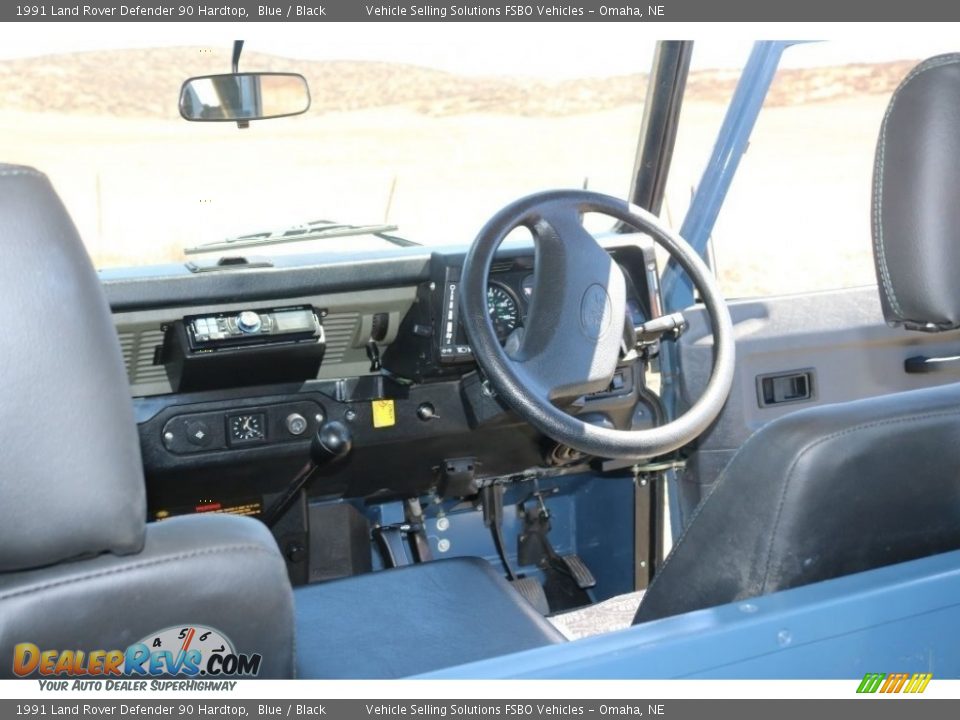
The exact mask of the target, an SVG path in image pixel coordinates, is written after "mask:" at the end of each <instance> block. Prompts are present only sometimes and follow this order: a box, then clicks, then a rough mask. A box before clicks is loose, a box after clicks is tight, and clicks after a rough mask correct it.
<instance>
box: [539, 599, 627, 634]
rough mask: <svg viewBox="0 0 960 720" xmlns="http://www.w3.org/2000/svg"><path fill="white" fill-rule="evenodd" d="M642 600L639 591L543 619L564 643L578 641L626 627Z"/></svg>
mask: <svg viewBox="0 0 960 720" xmlns="http://www.w3.org/2000/svg"><path fill="white" fill-rule="evenodd" d="M642 598H643V590H638V591H637V592H632V593H627V594H626V595H617V596H616V597H612V598H610V599H609V600H604V601H603V602H601V603H596V604H595V605H590V606H589V607H585V608H580V609H579V610H571V611H570V612H565V613H561V614H559V615H554V616H552V617H549V618H547V619H548V620H549V621H550V622H551V623H553V625H554V627H555V628H557V630H559V631H560V632H561V633H563V634H564V636H565V637H566V638H567V639H568V640H579V639H580V638H585V637H590V636H591V635H599V634H601V633H607V632H612V631H614V630H622V629H623V628H626V627H630V625H631V623H632V622H633V616H634V614H636V612H637V608H638V607H639V606H640V600H641V599H642Z"/></svg>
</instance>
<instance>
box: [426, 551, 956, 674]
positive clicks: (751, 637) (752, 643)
mask: <svg viewBox="0 0 960 720" xmlns="http://www.w3.org/2000/svg"><path fill="white" fill-rule="evenodd" d="M958 627H960V551H955V552H950V553H944V554H942V555H935V556H932V557H929V558H923V559H921V560H914V561H912V562H908V563H902V564H899V565H891V566H887V567H884V568H879V569H876V570H871V571H868V572H864V573H858V574H856V575H848V576H846V577H842V578H837V579H835V580H828V581H826V582H822V583H816V584H814V585H807V586H804V587H800V588H795V589H793V590H786V591H783V592H779V593H774V594H772V595H767V596H765V597H761V598H755V599H752V600H749V601H743V602H737V603H732V604H730V605H724V606H721V607H718V608H712V609H709V610H700V611H697V612H692V613H688V614H686V615H679V616H676V617H671V618H665V619H663V620H658V621H656V622H651V623H646V624H644V625H638V626H635V627H631V628H628V629H626V630H621V631H618V632H613V633H609V634H605V635H598V636H594V637H592V638H587V639H585V640H579V641H577V642H571V643H566V644H562V645H554V646H551V647H545V648H538V649H535V650H529V651H526V652H522V653H517V654H514V655H508V656H504V657H498V658H494V659H492V660H485V661H482V662H476V663H471V664H468V665H461V666H459V667H454V668H448V669H445V670H442V671H438V672H434V673H430V674H429V675H423V676H421V677H430V678H464V677H467V678H650V679H662V678H742V679H758V678H768V679H769V678H834V679H844V678H846V679H851V680H854V679H857V680H859V679H861V678H862V677H863V675H864V674H865V673H866V672H911V673H912V672H921V671H922V672H931V673H933V675H934V678H958V677H960V643H957V629H958Z"/></svg>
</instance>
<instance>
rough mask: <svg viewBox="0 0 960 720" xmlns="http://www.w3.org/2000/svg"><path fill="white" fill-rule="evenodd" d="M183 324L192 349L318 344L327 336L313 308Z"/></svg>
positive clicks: (242, 313) (188, 319)
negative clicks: (303, 343)
mask: <svg viewBox="0 0 960 720" xmlns="http://www.w3.org/2000/svg"><path fill="white" fill-rule="evenodd" d="M183 322H184V324H185V325H186V327H187V332H188V337H189V340H190V348H191V349H192V350H209V351H216V350H221V349H224V348H233V347H238V346H241V345H264V344H272V343H278V342H299V341H303V340H313V341H316V340H318V339H320V338H321V337H322V336H323V326H322V325H321V324H320V321H319V319H318V318H317V316H316V314H315V313H314V311H313V308H312V307H296V308H284V309H281V310H260V311H259V312H258V311H255V310H242V311H240V312H239V313H217V314H216V315H194V316H191V317H185V318H184V319H183Z"/></svg>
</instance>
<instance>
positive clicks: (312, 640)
mask: <svg viewBox="0 0 960 720" xmlns="http://www.w3.org/2000/svg"><path fill="white" fill-rule="evenodd" d="M294 596H295V601H296V608H297V675H298V677H306V678H397V677H404V676H407V675H416V674H419V673H425V672H429V671H431V670H438V669H440V668H445V667H452V666H454V665H462V664H463V663H467V662H472V661H475V660H482V659H485V658H491V657H496V656H498V655H504V654H507V653H511V652H519V651H521V650H527V649H530V648H535V647H541V646H545V645H550V644H551V643H557V642H563V640H564V638H563V636H562V635H561V634H560V633H559V632H557V630H555V629H554V628H553V626H552V625H551V624H550V623H548V622H547V621H546V620H544V619H543V617H541V616H540V615H539V614H538V613H537V612H536V611H535V610H534V609H533V607H532V606H531V605H530V604H529V603H528V602H527V601H526V600H524V599H523V598H522V597H521V596H520V594H519V593H517V592H516V591H515V590H514V589H513V588H511V587H510V586H509V585H508V584H507V582H506V580H504V579H503V578H502V577H500V576H499V575H498V574H497V573H496V572H495V571H494V570H493V568H491V567H490V565H489V564H488V563H487V562H485V561H484V560H480V559H477V558H454V559H449V560H437V561H434V562H430V563H423V564H419V565H411V566H407V567H404V568H397V569H394V570H383V571H380V572H374V573H369V574H366V575H361V576H358V577H352V578H346V579H343V580H334V581H332V582H326V583H320V584H317V585H308V586H306V587H302V588H298V589H297V590H296V591H295V593H294Z"/></svg>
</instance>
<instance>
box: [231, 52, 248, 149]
mask: <svg viewBox="0 0 960 720" xmlns="http://www.w3.org/2000/svg"><path fill="white" fill-rule="evenodd" d="M242 52H243V40H234V41H233V59H232V62H231V63H230V65H231V67H232V68H233V74H234V75H239V74H240V53H242ZM237 127H238V128H240V129H241V130H243V129H244V128H248V127H250V121H249V120H237Z"/></svg>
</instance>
